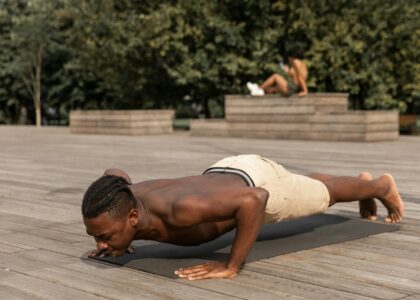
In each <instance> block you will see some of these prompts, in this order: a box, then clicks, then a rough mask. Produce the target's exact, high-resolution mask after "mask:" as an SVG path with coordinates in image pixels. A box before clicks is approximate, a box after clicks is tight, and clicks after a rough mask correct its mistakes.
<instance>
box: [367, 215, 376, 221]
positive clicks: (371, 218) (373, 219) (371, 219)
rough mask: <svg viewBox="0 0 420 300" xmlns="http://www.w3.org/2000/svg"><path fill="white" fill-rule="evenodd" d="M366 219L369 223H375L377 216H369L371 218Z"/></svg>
mask: <svg viewBox="0 0 420 300" xmlns="http://www.w3.org/2000/svg"><path fill="white" fill-rule="evenodd" d="M367 219H368V220H369V221H376V220H377V219H378V217H377V216H374V215H371V216H368V217H367Z"/></svg>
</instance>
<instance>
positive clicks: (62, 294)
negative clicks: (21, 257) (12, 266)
mask: <svg viewBox="0 0 420 300" xmlns="http://www.w3.org/2000/svg"><path fill="white" fill-rule="evenodd" d="M0 272H3V271H1V270H0ZM1 286H6V287H8V288H12V289H15V290H17V291H19V293H23V294H28V295H30V296H31V297H33V298H41V299H52V300H56V299H63V300H64V299H69V300H73V299H87V300H90V299H92V300H97V299H109V298H107V297H106V298H105V297H101V296H96V295H94V294H92V293H87V292H84V291H81V290H79V289H78V287H71V286H66V285H61V284H57V283H56V282H55V281H54V280H51V281H45V280H42V279H39V278H36V277H33V276H30V275H25V274H21V273H13V274H12V275H9V276H1Z"/></svg>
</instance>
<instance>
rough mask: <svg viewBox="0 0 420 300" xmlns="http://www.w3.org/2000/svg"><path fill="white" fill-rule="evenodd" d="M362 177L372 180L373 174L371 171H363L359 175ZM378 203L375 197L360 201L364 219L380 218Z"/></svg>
mask: <svg viewBox="0 0 420 300" xmlns="http://www.w3.org/2000/svg"><path fill="white" fill-rule="evenodd" d="M358 177H359V178H360V179H364V180H372V179H373V177H372V174H370V173H369V172H362V173H360V174H359V176H358ZM377 208H378V207H377V205H376V202H375V199H373V198H368V199H363V200H360V201H359V213H360V217H361V218H362V219H367V220H369V221H376V220H377V219H378V217H377V215H376V211H377Z"/></svg>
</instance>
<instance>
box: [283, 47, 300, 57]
mask: <svg viewBox="0 0 420 300" xmlns="http://www.w3.org/2000/svg"><path fill="white" fill-rule="evenodd" d="M286 56H287V58H288V59H296V58H297V59H303V50H302V49H301V48H297V47H296V48H293V49H291V50H289V51H287V53H286Z"/></svg>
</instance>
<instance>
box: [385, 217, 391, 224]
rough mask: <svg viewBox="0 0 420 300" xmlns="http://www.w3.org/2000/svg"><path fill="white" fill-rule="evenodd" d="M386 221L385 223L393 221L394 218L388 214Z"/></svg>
mask: <svg viewBox="0 0 420 300" xmlns="http://www.w3.org/2000/svg"><path fill="white" fill-rule="evenodd" d="M384 222H385V223H392V218H391V217H390V216H388V217H386V218H385V219H384Z"/></svg>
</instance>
